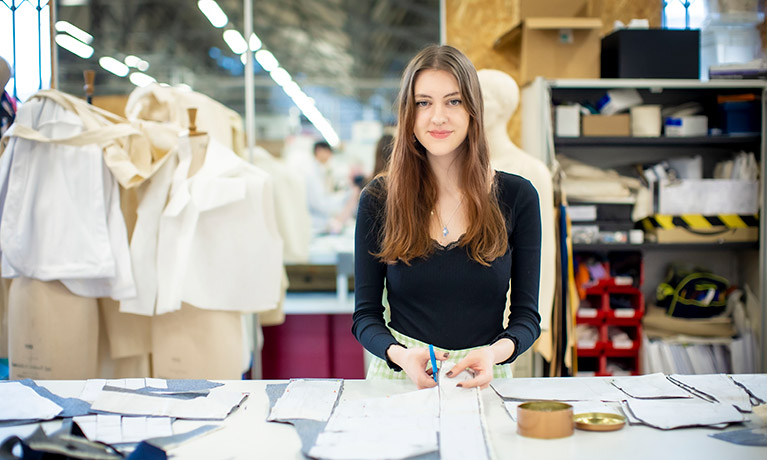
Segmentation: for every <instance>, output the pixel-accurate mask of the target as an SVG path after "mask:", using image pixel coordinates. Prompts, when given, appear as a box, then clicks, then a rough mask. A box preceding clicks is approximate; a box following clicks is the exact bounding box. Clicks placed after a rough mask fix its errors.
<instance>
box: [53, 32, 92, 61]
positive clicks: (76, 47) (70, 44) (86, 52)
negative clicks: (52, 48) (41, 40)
mask: <svg viewBox="0 0 767 460" xmlns="http://www.w3.org/2000/svg"><path fill="white" fill-rule="evenodd" d="M56 44H57V45H59V46H60V47H62V48H64V49H65V50H67V51H69V52H70V53H74V54H76V55H78V56H80V57H81V58H83V59H88V58H90V57H91V56H93V48H92V47H91V46H89V45H86V44H85V43H83V42H81V41H80V40H77V39H76V38H73V37H70V36H69V35H64V34H58V35H56Z"/></svg>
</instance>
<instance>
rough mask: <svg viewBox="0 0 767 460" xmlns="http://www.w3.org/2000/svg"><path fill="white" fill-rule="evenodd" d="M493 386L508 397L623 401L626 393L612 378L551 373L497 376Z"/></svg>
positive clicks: (530, 399)
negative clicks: (527, 375)
mask: <svg viewBox="0 0 767 460" xmlns="http://www.w3.org/2000/svg"><path fill="white" fill-rule="evenodd" d="M490 386H492V387H493V389H495V391H496V392H497V393H498V394H499V395H500V396H501V397H502V398H505V399H519V400H523V401H621V400H623V399H626V395H625V394H624V393H623V392H621V391H620V390H619V389H617V388H615V387H614V386H612V385H611V384H610V380H609V379H593V378H579V377H548V378H535V379H504V380H494V381H493V382H492V383H491V384H490Z"/></svg>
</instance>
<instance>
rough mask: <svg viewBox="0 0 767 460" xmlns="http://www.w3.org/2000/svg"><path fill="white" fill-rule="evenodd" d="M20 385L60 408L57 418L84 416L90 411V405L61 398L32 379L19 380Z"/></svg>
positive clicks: (78, 400) (81, 401)
mask: <svg viewBox="0 0 767 460" xmlns="http://www.w3.org/2000/svg"><path fill="white" fill-rule="evenodd" d="M18 383H20V384H22V385H24V386H26V387H29V388H31V389H32V390H33V391H34V392H35V393H37V394H38V395H39V396H42V397H43V398H46V399H48V400H49V401H52V402H53V403H55V404H57V405H59V406H61V407H62V411H61V412H60V413H59V414H58V417H75V416H77V415H86V414H88V413H89V412H90V410H91V405H90V404H89V403H87V402H85V401H83V400H80V399H77V398H64V397H61V396H59V395H57V394H55V393H53V392H51V391H50V390H49V389H47V388H45V387H42V386H40V385H38V384H37V383H35V381H34V380H32V379H24V380H19V382H18Z"/></svg>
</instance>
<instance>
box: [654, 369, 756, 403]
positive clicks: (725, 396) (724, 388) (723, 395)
mask: <svg viewBox="0 0 767 460" xmlns="http://www.w3.org/2000/svg"><path fill="white" fill-rule="evenodd" d="M669 379H670V380H671V381H672V382H675V383H679V384H681V385H683V387H689V388H692V389H693V390H694V391H693V392H694V393H696V392H701V393H703V395H704V399H709V398H710V399H709V400H711V399H713V400H715V401H717V402H720V403H726V404H732V405H733V406H735V408H736V409H738V410H739V411H741V412H751V398H750V397H749V396H748V393H747V392H746V390H744V389H743V388H742V387H740V386H738V385H737V384H735V382H733V381H732V380H731V379H730V378H729V377H727V376H726V375H725V374H709V375H678V374H674V375H670V376H669ZM706 395H707V396H708V397H709V398H706V397H705V396H706Z"/></svg>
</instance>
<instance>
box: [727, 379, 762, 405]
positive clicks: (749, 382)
mask: <svg viewBox="0 0 767 460" xmlns="http://www.w3.org/2000/svg"><path fill="white" fill-rule="evenodd" d="M730 378H732V380H733V381H735V383H737V384H738V385H740V386H742V387H743V388H745V389H746V390H747V391H748V392H749V394H751V395H752V396H753V397H755V398H756V399H758V400H759V402H761V403H762V404H765V403H767V374H743V375H732V376H730Z"/></svg>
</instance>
